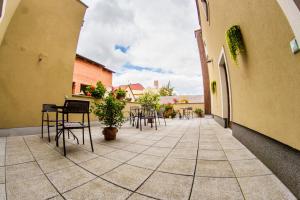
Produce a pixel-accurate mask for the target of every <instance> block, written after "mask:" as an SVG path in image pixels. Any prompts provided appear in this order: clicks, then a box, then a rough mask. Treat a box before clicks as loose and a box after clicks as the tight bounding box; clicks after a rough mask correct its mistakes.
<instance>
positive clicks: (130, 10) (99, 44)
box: [77, 0, 203, 95]
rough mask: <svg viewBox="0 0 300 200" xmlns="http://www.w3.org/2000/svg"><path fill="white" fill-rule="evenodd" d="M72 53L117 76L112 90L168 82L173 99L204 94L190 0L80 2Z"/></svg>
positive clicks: (105, 0)
mask: <svg viewBox="0 0 300 200" xmlns="http://www.w3.org/2000/svg"><path fill="white" fill-rule="evenodd" d="M82 1H83V2H84V3H86V4H87V5H88V6H89V8H88V9H87V12H86V15H85V19H84V24H83V27H82V30H81V33H80V38H79V43H78V48H77V53H79V54H81V55H83V56H85V57H88V58H90V59H92V60H95V61H97V62H99V63H101V64H103V65H105V66H106V67H107V68H109V69H112V70H113V71H115V72H116V73H115V74H114V75H113V86H118V85H121V84H129V83H141V84H142V85H143V86H144V87H145V88H148V87H153V82H154V80H158V81H159V86H160V87H161V86H165V85H167V83H168V82H169V81H170V83H171V86H172V87H174V90H175V92H176V94H177V95H199V94H203V84H202V75H201V65H200V59H199V54H198V48H197V41H196V39H195V35H194V30H196V29H198V27H199V25H198V18H197V9H196V3H195V0H151V1H149V0H82Z"/></svg>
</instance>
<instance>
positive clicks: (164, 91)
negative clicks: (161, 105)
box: [159, 81, 174, 96]
mask: <svg viewBox="0 0 300 200" xmlns="http://www.w3.org/2000/svg"><path fill="white" fill-rule="evenodd" d="M173 91H174V87H171V84H170V81H169V82H168V85H166V86H163V87H161V88H160V89H159V95H160V96H172V95H173Z"/></svg>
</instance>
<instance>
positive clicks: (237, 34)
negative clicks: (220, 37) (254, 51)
mask: <svg viewBox="0 0 300 200" xmlns="http://www.w3.org/2000/svg"><path fill="white" fill-rule="evenodd" d="M226 41H227V44H228V47H229V50H230V55H231V57H232V59H233V60H234V62H235V63H237V55H238V54H240V53H242V52H245V51H246V49H245V44H244V39H243V35H242V32H241V28H240V27H239V26H238V25H234V26H232V27H231V28H230V29H228V31H227V32H226Z"/></svg>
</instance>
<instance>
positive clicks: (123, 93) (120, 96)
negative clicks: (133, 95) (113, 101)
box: [114, 88, 126, 100]
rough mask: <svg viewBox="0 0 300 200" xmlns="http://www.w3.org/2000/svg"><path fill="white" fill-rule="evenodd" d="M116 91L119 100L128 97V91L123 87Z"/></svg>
mask: <svg viewBox="0 0 300 200" xmlns="http://www.w3.org/2000/svg"><path fill="white" fill-rule="evenodd" d="M114 93H115V96H116V98H117V99H119V100H123V99H124V98H125V97H126V91H125V90H123V89H121V88H119V89H117V90H116V91H115V92H114Z"/></svg>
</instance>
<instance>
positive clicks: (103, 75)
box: [72, 54, 114, 94]
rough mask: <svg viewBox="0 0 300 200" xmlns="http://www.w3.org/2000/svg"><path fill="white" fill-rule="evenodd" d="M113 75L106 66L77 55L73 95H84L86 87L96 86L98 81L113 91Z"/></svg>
mask: <svg viewBox="0 0 300 200" xmlns="http://www.w3.org/2000/svg"><path fill="white" fill-rule="evenodd" d="M113 73H114V72H113V71H112V70H110V69H107V68H106V67H105V66H104V65H102V64H100V63H97V62H95V61H93V60H91V59H89V58H86V57H84V56H81V55H78V54H77V55H76V60H75V63H74V72H73V83H72V93H73V94H79V93H82V92H83V90H84V89H85V87H86V86H88V85H93V86H96V83H97V82H98V81H101V82H102V84H103V85H104V86H105V87H106V88H107V90H109V91H111V89H112V77H113Z"/></svg>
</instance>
